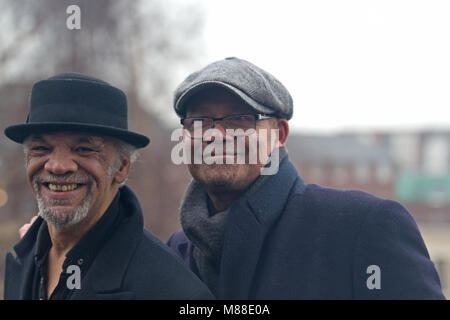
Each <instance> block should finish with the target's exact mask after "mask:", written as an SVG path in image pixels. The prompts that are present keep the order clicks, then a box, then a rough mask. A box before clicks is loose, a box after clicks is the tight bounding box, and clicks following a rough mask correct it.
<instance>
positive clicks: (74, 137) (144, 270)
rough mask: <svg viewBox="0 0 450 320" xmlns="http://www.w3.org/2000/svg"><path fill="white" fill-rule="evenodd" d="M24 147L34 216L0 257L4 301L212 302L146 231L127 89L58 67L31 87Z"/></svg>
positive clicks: (13, 132)
mask: <svg viewBox="0 0 450 320" xmlns="http://www.w3.org/2000/svg"><path fill="white" fill-rule="evenodd" d="M5 134H6V136H7V137H8V138H10V139H11V140H13V141H15V142H17V143H20V144H23V147H24V151H25V159H26V175H27V180H28V183H29V185H30V187H31V188H32V191H33V194H34V196H35V198H36V200H37V203H38V208H39V217H38V218H37V219H36V220H35V221H34V222H33V223H32V225H31V227H30V228H29V230H28V231H27V233H26V234H25V236H24V237H23V238H22V239H21V240H20V242H19V243H17V244H16V245H15V247H14V249H15V252H16V257H14V256H13V255H12V254H11V253H8V254H7V256H6V271H5V290H4V296H5V299H42V300H45V299H210V298H212V295H211V293H210V292H209V290H208V289H207V287H206V286H205V285H204V284H203V283H202V282H201V281H200V280H199V279H198V278H197V277H196V276H195V275H194V274H193V273H192V272H191V271H189V270H188V269H187V268H185V267H184V266H183V264H182V262H181V260H180V259H179V258H178V257H176V256H175V255H174V254H173V253H172V252H171V251H170V249H168V248H167V247H166V246H165V245H164V244H163V243H161V242H160V241H159V240H158V239H157V238H156V237H155V236H154V235H152V234H151V233H150V232H149V231H147V230H145V229H144V228H143V216H142V211H141V207H140V204H139V201H138V200H137V198H136V196H135V195H134V193H133V192H132V191H131V189H130V188H129V187H127V186H126V185H124V182H125V180H126V178H127V176H128V173H129V170H130V166H131V165H132V163H133V161H134V159H135V154H136V150H137V149H139V148H143V147H145V146H146V145H147V144H148V143H149V142H150V140H149V139H148V138H147V137H145V136H143V135H140V134H137V133H134V132H131V131H129V130H128V124H127V99H126V96H125V94H124V93H123V92H122V91H121V90H119V89H117V88H115V87H113V86H111V85H109V84H108V83H106V82H104V81H102V80H99V79H96V78H93V77H90V76H86V75H83V74H77V73H64V74H60V75H57V76H54V77H52V78H49V79H46V80H43V81H39V82H37V83H35V84H34V86H33V89H32V93H31V102H30V112H29V115H28V117H27V121H26V123H25V124H19V125H14V126H10V127H8V128H6V129H5Z"/></svg>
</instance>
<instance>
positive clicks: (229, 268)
mask: <svg viewBox="0 0 450 320" xmlns="http://www.w3.org/2000/svg"><path fill="white" fill-rule="evenodd" d="M294 184H295V185H296V186H297V188H296V190H297V191H299V192H303V191H304V189H305V185H304V183H303V180H302V179H301V177H300V176H299V175H298V173H297V170H296V169H295V167H294V165H293V164H292V163H291V162H290V161H289V159H288V157H287V156H286V157H285V158H284V159H283V161H282V162H281V164H280V169H279V171H278V173H277V174H275V175H273V176H270V177H268V178H267V180H266V181H265V182H264V183H263V184H262V185H261V186H260V187H259V189H258V190H257V192H254V193H252V194H251V195H249V196H247V197H243V198H241V199H239V200H238V201H236V202H235V203H234V204H233V205H232V206H231V208H230V211H229V216H228V218H227V223H226V229H225V230H226V231H225V239H224V246H223V253H222V264H221V273H222V276H221V277H220V283H219V295H218V298H220V299H249V298H250V297H249V295H250V294H251V284H252V279H253V276H254V273H255V269H256V265H257V262H258V259H259V255H260V251H261V248H262V245H263V240H264V238H265V236H266V234H267V232H268V230H269V229H270V226H271V225H272V224H273V223H274V222H275V221H276V220H277V218H278V217H279V216H280V214H281V213H282V212H283V209H284V207H285V205H286V202H287V200H288V198H289V195H290V193H291V190H292V188H293V187H294Z"/></svg>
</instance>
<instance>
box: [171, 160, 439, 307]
mask: <svg viewBox="0 0 450 320" xmlns="http://www.w3.org/2000/svg"><path fill="white" fill-rule="evenodd" d="M168 245H169V246H170V247H171V248H172V249H173V250H175V251H176V252H177V253H178V254H179V255H180V256H181V257H182V258H183V260H184V261H185V263H186V264H187V265H188V266H189V267H190V268H191V269H192V270H193V271H194V272H196V273H197V274H198V270H197V268H196V265H195V262H194V261H193V259H192V244H191V242H190V241H189V240H188V239H187V237H186V236H185V234H184V233H183V231H181V230H180V231H177V232H176V233H175V234H173V235H172V236H171V237H170V239H169V241H168ZM217 298H219V299H443V298H444V296H443V294H442V290H441V286H440V281H439V276H438V274H437V272H436V270H435V267H434V264H433V262H432V261H431V260H430V257H429V255H428V252H427V249H426V247H425V244H424V241H423V239H422V237H421V235H420V232H419V229H418V227H417V225H416V223H415V221H414V220H413V218H412V217H411V215H410V214H409V213H408V211H407V210H406V209H405V208H404V207H403V206H402V205H400V204H399V203H397V202H395V201H391V200H386V199H381V198H378V197H375V196H373V195H370V194H367V193H365V192H361V191H341V190H335V189H330V188H324V187H321V186H318V185H314V184H308V185H305V184H304V183H303V181H302V179H301V177H300V176H299V175H298V173H297V170H296V169H295V167H294V166H293V164H292V163H291V162H290V161H289V159H288V157H286V158H285V159H284V160H283V161H282V163H281V164H280V169H279V172H278V173H277V174H276V175H273V176H271V177H270V178H269V179H268V180H267V181H266V182H265V183H264V184H263V185H262V186H261V187H260V189H259V191H258V192H255V193H253V194H252V195H250V196H248V197H242V198H240V199H239V200H237V201H235V202H234V203H233V205H232V206H231V207H230V210H229V212H228V217H227V221H226V228H225V236H224V244H223V251H222V258H221V269H220V276H219V284H218V294H217Z"/></svg>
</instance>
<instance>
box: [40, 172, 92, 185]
mask: <svg viewBox="0 0 450 320" xmlns="http://www.w3.org/2000/svg"><path fill="white" fill-rule="evenodd" d="M32 182H33V184H39V183H49V182H52V183H68V184H72V183H73V184H91V183H93V182H94V178H93V177H92V176H90V175H88V174H83V173H68V174H63V175H53V174H49V173H38V174H36V175H34V176H33V179H32Z"/></svg>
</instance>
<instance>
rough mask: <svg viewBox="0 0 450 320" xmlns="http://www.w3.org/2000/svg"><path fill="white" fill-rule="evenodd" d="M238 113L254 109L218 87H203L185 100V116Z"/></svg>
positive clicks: (217, 115)
mask: <svg viewBox="0 0 450 320" xmlns="http://www.w3.org/2000/svg"><path fill="white" fill-rule="evenodd" d="M239 113H255V110H254V109H253V108H252V107H250V106H249V105H247V104H246V103H245V102H244V101H242V100H241V99H240V98H238V97H237V96H236V95H235V94H233V93H231V92H230V91H229V90H227V89H224V88H220V87H211V88H207V89H203V90H201V91H200V92H197V93H196V94H194V95H193V96H192V97H191V98H189V100H188V101H187V102H186V116H187V117H189V116H199V115H210V116H216V117H219V116H224V115H227V114H239Z"/></svg>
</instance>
